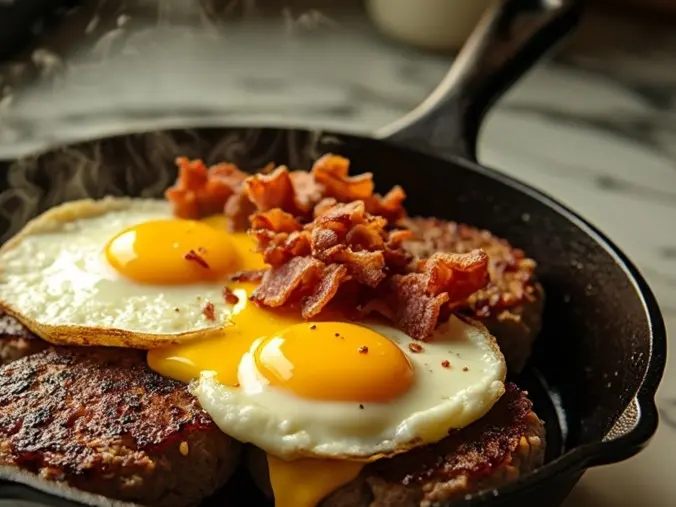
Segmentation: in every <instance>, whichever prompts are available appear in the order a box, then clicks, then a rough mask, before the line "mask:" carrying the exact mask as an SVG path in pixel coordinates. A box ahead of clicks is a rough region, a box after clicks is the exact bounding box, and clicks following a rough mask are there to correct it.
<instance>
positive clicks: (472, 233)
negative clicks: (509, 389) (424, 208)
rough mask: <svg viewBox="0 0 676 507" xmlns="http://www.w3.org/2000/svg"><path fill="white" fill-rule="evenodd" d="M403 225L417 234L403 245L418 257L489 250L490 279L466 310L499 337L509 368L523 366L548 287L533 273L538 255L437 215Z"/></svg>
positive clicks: (468, 301)
mask: <svg viewBox="0 0 676 507" xmlns="http://www.w3.org/2000/svg"><path fill="white" fill-rule="evenodd" d="M403 225H404V226H405V227H406V228H407V229H409V230H410V231H412V233H413V237H412V238H410V239H409V240H408V241H406V242H404V245H403V246H404V248H405V249H406V250H407V251H409V252H410V253H411V254H413V255H414V256H416V257H418V258H423V259H424V258H427V257H429V256H431V255H433V254H434V253H435V252H469V251H471V250H474V249H475V248H480V249H482V250H483V251H484V252H486V253H487V254H488V270H489V272H490V277H491V279H490V282H489V283H488V285H487V286H486V287H485V288H484V289H481V290H479V291H477V292H475V293H474V294H472V295H471V296H470V297H469V298H467V304H466V306H465V307H464V308H462V309H461V310H460V311H462V312H463V313H464V314H466V315H471V316H473V317H474V318H476V319H479V320H481V322H483V323H484V325H485V326H486V327H487V328H488V330H489V331H490V332H491V333H492V334H493V335H495V336H496V337H497V338H498V342H499V344H500V349H501V350H502V353H503V354H504V355H505V358H506V359H507V366H508V367H509V370H510V371H513V372H520V371H521V370H522V369H523V367H524V366H525V364H526V361H527V360H528V358H529V356H530V353H531V348H532V345H533V342H534V340H535V337H536V336H537V334H538V333H539V332H540V327H541V320H542V311H543V307H544V291H543V290H542V286H541V285H540V284H539V283H538V282H537V279H536V276H535V267H536V264H535V261H533V260H532V259H529V258H528V257H526V255H525V254H524V252H523V251H522V250H519V249H518V248H513V247H512V246H511V245H510V244H509V242H507V241H505V240H504V239H501V238H496V237H495V236H494V235H493V234H491V233H490V232H489V231H484V230H480V229H477V228H476V227H471V226H468V225H465V224H458V223H456V222H449V221H445V220H440V219H438V218H406V219H404V221H403Z"/></svg>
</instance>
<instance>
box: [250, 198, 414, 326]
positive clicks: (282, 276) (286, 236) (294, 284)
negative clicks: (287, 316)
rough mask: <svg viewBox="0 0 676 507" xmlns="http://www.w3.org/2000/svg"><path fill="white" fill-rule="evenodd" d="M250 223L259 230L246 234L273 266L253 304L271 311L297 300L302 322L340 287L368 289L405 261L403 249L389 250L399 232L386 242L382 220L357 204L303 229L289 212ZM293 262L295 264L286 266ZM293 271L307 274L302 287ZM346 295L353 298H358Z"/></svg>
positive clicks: (333, 211) (398, 269) (342, 207)
mask: <svg viewBox="0 0 676 507" xmlns="http://www.w3.org/2000/svg"><path fill="white" fill-rule="evenodd" d="M252 224H253V225H255V226H258V227H259V228H252V229H250V230H249V234H250V235H251V236H252V237H254V238H255V239H256V241H257V244H258V251H259V252H261V253H262V254H263V257H264V259H265V261H266V262H267V263H268V264H270V265H271V266H272V267H273V269H272V271H271V272H270V274H269V275H266V278H264V284H265V287H263V288H262V289H261V291H260V293H259V294H256V297H255V298H254V300H255V301H257V302H258V303H259V304H263V305H266V306H275V305H277V304H284V303H285V302H286V301H288V300H292V301H296V300H297V299H298V298H300V301H301V311H302V315H303V317H304V318H310V317H313V316H315V315H317V314H318V313H319V312H320V311H321V310H322V309H323V308H324V307H325V306H326V305H327V304H328V303H329V301H331V300H332V299H334V298H335V297H336V296H337V295H338V291H339V289H340V288H341V287H343V286H346V288H347V286H348V285H350V284H346V282H348V281H350V280H352V281H353V282H352V284H353V285H352V289H351V290H353V291H354V290H355V288H354V283H356V284H357V285H358V286H362V287H369V288H372V289H373V288H376V287H378V286H379V285H380V284H381V282H382V281H383V280H385V278H386V277H387V276H388V274H390V273H403V272H404V269H405V267H406V265H407V264H408V263H409V261H410V256H408V255H407V254H406V253H405V252H404V251H403V250H401V249H399V250H398V251H395V250H394V249H392V248H391V247H390V246H389V245H392V244H393V245H399V244H400V243H401V241H400V239H401V237H402V234H401V231H393V234H395V238H394V239H393V238H390V237H389V235H390V232H389V231H388V230H387V229H386V227H387V221H386V220H385V219H383V218H382V217H374V216H372V215H370V214H368V213H367V212H366V210H365V206H364V203H363V202H361V201H354V202H351V203H347V204H335V205H334V206H333V207H332V208H330V209H327V210H326V211H325V212H324V213H322V214H321V215H320V216H318V217H317V218H316V219H315V220H313V221H312V222H310V223H308V224H306V225H304V226H302V225H301V223H300V221H299V220H295V223H294V221H293V219H292V217H291V216H290V215H289V214H288V213H286V212H283V211H281V210H279V209H275V210H271V211H269V212H265V213H260V214H258V215H254V217H253V218H252ZM301 228H302V230H299V229H301ZM288 231H291V232H288ZM298 259H306V260H303V261H300V260H298ZM307 259H312V260H314V261H316V262H315V263H310V262H309V261H308V260H307ZM388 260H392V261H393V262H392V264H388ZM292 263H299V264H298V265H296V264H294V265H293V266H290V265H291V264H292ZM298 266H302V269H306V270H308V275H311V276H307V277H306V278H304V282H303V283H300V282H299V279H300V277H301V275H302V273H301V270H300V269H301V268H299V267H298ZM282 268H287V270H286V271H284V270H282ZM315 275H316V276H315ZM273 281H274V284H273ZM266 282H267V283H266ZM273 288H274V290H273ZM347 292H349V291H347V290H346V291H345V293H346V294H345V295H348V294H347ZM280 294H282V295H281V296H280ZM296 296H298V297H296ZM349 296H354V297H352V300H357V299H358V294H349Z"/></svg>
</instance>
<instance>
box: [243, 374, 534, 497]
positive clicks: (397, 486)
mask: <svg viewBox="0 0 676 507" xmlns="http://www.w3.org/2000/svg"><path fill="white" fill-rule="evenodd" d="M544 451H545V430H544V425H543V422H542V421H540V419H539V418H538V417H537V415H535V413H534V412H533V404H532V403H531V401H530V400H529V399H528V397H527V393H525V392H523V391H520V390H519V389H518V388H517V387H516V386H515V385H514V384H507V386H506V392H505V394H504V395H503V396H502V398H501V399H500V400H499V401H498V402H497V403H496V404H495V406H494V407H493V408H492V409H491V411H490V412H489V413H488V414H487V415H485V416H484V417H483V418H482V419H480V420H479V421H477V422H475V423H473V424H472V425H470V426H468V427H467V428H464V429H462V430H456V431H453V432H452V433H451V434H449V436H448V437H446V438H445V439H443V440H442V441H440V442H438V443H436V444H433V445H428V446H425V447H420V448H417V449H414V450H412V451H409V452H407V453H404V454H400V455H398V456H396V457H394V458H391V459H382V460H379V461H376V462H373V463H370V464H368V465H367V466H365V467H364V469H363V470H362V472H361V474H360V475H359V477H357V478H356V479H355V480H354V481H352V482H350V483H348V484H346V485H344V486H342V487H340V488H338V489H337V490H336V491H334V492H333V493H332V494H330V495H329V496H327V497H326V498H325V499H324V500H323V501H322V502H321V503H320V504H319V507H429V506H431V505H434V504H435V503H437V502H442V501H448V500H453V499H459V498H464V497H465V496H466V495H470V494H472V493H476V492H478V491H482V490H485V489H493V488H498V487H500V486H502V485H503V484H506V483H508V482H511V481H514V480H516V479H517V478H518V477H519V476H520V475H523V474H525V473H528V472H530V471H531V470H533V469H535V468H537V467H539V466H541V465H542V463H543V461H544ZM247 465H248V467H249V470H250V472H251V474H252V476H253V478H254V481H255V482H256V484H257V485H258V486H259V487H260V488H261V489H262V490H263V491H264V492H265V493H266V494H267V495H268V496H272V490H271V489H270V481H269V476H268V468H267V460H266V456H265V453H264V452H263V451H261V450H260V449H258V448H254V447H251V448H249V449H248V450H247Z"/></svg>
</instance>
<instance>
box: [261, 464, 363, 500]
mask: <svg viewBox="0 0 676 507" xmlns="http://www.w3.org/2000/svg"><path fill="white" fill-rule="evenodd" d="M362 468H364V463H359V462H354V461H340V460H318V459H299V460H296V461H284V460H281V459H279V458H276V457H274V456H271V455H268V471H269V474H270V486H271V487H272V492H273V494H274V497H275V507H315V506H316V505H317V504H318V503H319V502H320V501H321V500H322V499H323V498H325V497H326V496H327V495H329V494H330V493H333V492H334V491H335V490H337V489H338V488H339V487H340V486H343V485H345V484H347V483H348V482H350V481H352V480H354V479H355V478H356V477H357V476H358V475H359V472H361V469H362Z"/></svg>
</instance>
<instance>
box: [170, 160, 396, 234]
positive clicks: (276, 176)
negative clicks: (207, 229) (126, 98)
mask: <svg viewBox="0 0 676 507" xmlns="http://www.w3.org/2000/svg"><path fill="white" fill-rule="evenodd" d="M176 163H177V164H178V166H179V176H178V179H177V180H176V183H175V184H174V186H173V187H171V188H169V189H168V190H167V191H166V192H165V196H166V198H167V199H168V200H169V201H171V202H172V203H173V204H174V214H175V215H177V216H179V217H181V218H191V219H199V218H202V217H205V216H208V215H212V214H215V213H220V212H222V213H225V215H226V216H227V217H229V218H230V222H229V227H230V229H232V230H236V231H243V230H246V229H247V228H248V227H249V217H250V216H251V215H252V214H253V213H255V212H259V213H261V212H267V211H271V210H274V209H279V210H281V211H284V212H286V213H288V214H290V215H292V216H293V217H294V218H297V219H299V220H300V222H301V223H307V222H308V221H311V220H312V219H313V218H317V217H318V216H320V215H321V214H322V213H323V212H324V211H326V210H328V209H329V208H331V207H333V206H334V205H335V204H336V203H349V202H352V201H357V200H360V201H362V202H363V203H364V206H365V208H366V211H367V212H369V213H371V214H372V215H378V216H381V217H383V218H384V219H385V220H387V222H388V223H390V224H394V223H396V222H397V220H399V219H401V218H402V217H404V216H405V214H406V213H405V211H404V207H403V202H404V199H406V194H405V193H404V191H403V190H402V189H401V187H399V186H396V187H394V188H392V190H390V192H388V193H387V194H386V195H385V196H381V195H379V194H377V193H374V184H373V175H372V174H371V173H364V174H359V175H356V176H349V174H348V173H349V166H350V162H349V160H348V159H346V158H343V157H340V156H338V155H332V154H327V155H324V156H323V157H321V158H319V159H318V160H317V161H316V162H315V164H314V166H313V168H312V171H311V172H306V171H289V169H288V168H287V167H285V166H279V167H277V168H274V164H268V166H266V167H265V168H264V169H263V170H262V171H261V172H259V173H258V174H255V175H253V176H250V175H248V174H247V173H245V172H243V171H241V170H240V169H239V168H238V167H237V166H236V165H234V164H227V163H223V164H218V165H215V166H213V167H211V168H207V166H206V165H205V163H204V162H203V161H202V160H189V159H187V158H184V157H181V158H178V159H177V160H176ZM273 168H274V169H273ZM255 228H258V227H255Z"/></svg>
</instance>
